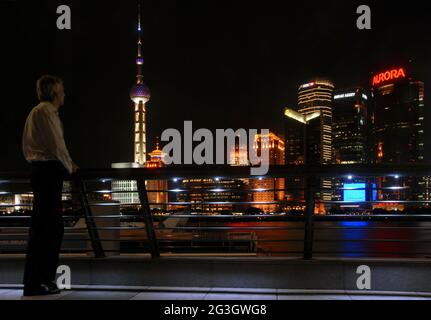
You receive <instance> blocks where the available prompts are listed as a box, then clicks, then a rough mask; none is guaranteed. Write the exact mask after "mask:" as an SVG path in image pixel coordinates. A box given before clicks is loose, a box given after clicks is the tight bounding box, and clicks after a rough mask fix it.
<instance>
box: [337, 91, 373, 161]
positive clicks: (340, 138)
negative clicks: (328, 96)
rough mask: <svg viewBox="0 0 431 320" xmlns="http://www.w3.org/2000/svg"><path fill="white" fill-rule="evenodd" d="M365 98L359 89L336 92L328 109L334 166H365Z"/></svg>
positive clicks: (368, 98)
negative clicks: (331, 105)
mask: <svg viewBox="0 0 431 320" xmlns="http://www.w3.org/2000/svg"><path fill="white" fill-rule="evenodd" d="M369 100H370V97H369V95H368V94H367V93H366V92H365V90H364V89H362V88H359V87H357V88H351V89H339V90H336V92H335V93H334V102H333V108H332V146H333V153H334V162H335V163H339V164H359V163H366V162H367V158H368V152H367V129H368V128H367V126H368V123H367V122H368V121H367V120H368V111H367V110H368V101H369Z"/></svg>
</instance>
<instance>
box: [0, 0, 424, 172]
mask: <svg viewBox="0 0 431 320" xmlns="http://www.w3.org/2000/svg"><path fill="white" fill-rule="evenodd" d="M136 3H137V1H134V0H133V1H124V0H123V1H107V0H103V1H101V0H100V1H99V0H98V1H88V0H86V1H78V0H77V1H67V0H61V1H39V0H37V1H28V2H27V1H13V0H0V29H1V31H0V36H1V43H2V45H1V50H0V55H1V61H0V66H1V69H0V70H1V73H0V77H1V78H2V81H1V86H0V88H1V89H0V93H1V102H2V103H1V107H0V136H1V138H2V139H1V148H0V150H1V151H0V171H9V170H23V169H28V167H29V165H28V164H27V163H26V162H25V160H24V158H23V156H22V151H21V134H22V129H23V125H24V122H25V119H26V116H27V114H28V113H29V112H30V110H31V109H32V108H33V107H34V106H35V105H36V104H37V99H36V94H35V82H36V80H37V78H38V77H39V76H40V75H42V74H55V75H58V76H60V77H62V78H63V79H64V80H65V87H66V95H67V96H66V105H65V106H64V107H63V108H62V109H61V111H60V113H61V117H62V119H63V123H64V127H65V136H66V143H67V145H68V147H69V150H70V153H71V155H72V158H73V159H74V160H75V162H76V163H78V165H80V166H81V167H82V168H95V167H98V168H100V167H109V166H110V164H111V163H112V162H130V161H132V160H133V112H132V110H133V108H132V102H131V101H130V98H129V91H130V88H131V86H132V84H133V83H134V81H135V75H136V67H135V64H134V63H135V57H136V36H137V35H136V14H137V5H136ZM281 3H284V4H283V5H281ZM61 4H67V5H69V6H70V7H71V9H72V30H70V31H67V30H66V31H60V30H57V28H56V20H57V14H56V8H57V6H58V5H61ZM360 4H368V5H370V7H371V9H372V30H371V31H359V30H358V29H357V28H356V18H357V16H358V15H357V14H356V8H357V6H358V5H360ZM142 14H143V28H144V35H143V45H144V52H143V53H144V57H145V65H144V79H145V82H146V84H147V85H148V87H149V88H150V89H151V92H152V99H151V101H150V103H149V104H148V105H147V106H148V113H147V128H148V129H147V131H148V133H147V139H148V141H149V146H148V147H147V149H148V150H152V149H153V147H154V145H155V143H154V141H155V137H156V136H159V135H160V134H161V132H162V131H163V130H164V129H166V128H178V129H181V128H182V126H183V121H185V120H192V121H193V124H194V127H195V128H196V129H197V128H202V127H204V128H209V129H215V128H234V129H236V128H269V129H271V130H273V131H275V132H278V133H283V109H284V108H285V107H287V106H289V107H295V106H296V101H297V89H298V86H299V85H300V84H301V83H305V82H308V81H309V80H310V79H312V78H314V77H316V76H320V77H326V78H329V79H331V80H332V81H334V83H335V85H336V87H337V88H342V87H351V86H356V85H363V86H367V87H369V83H370V78H371V72H373V71H379V70H381V69H384V68H385V67H387V66H389V67H391V66H394V65H395V66H398V65H406V64H407V63H408V62H409V61H412V62H411V66H412V68H413V71H414V75H413V77H414V78H416V79H418V80H422V81H424V82H425V86H426V96H425V98H426V102H425V105H426V108H427V114H426V116H427V122H428V123H429V122H430V120H431V114H430V112H429V111H428V110H429V108H430V105H431V92H430V91H431V90H430V84H431V74H430V62H429V57H431V42H430V38H431V37H430V36H431V23H430V21H429V10H428V9H427V2H426V1H423V0H422V1H402V2H400V3H399V2H393V1H382V0H379V1H366V2H364V1H361V2H359V1H344V0H343V1H341V0H338V1H308V0H302V1H298V2H291V1H283V2H281V1H280V2H278V1H277V2H272V1H259V2H250V1H206V0H205V1H186V0H184V1H173V0H157V1H156V0H155V1H143V8H142ZM428 127H430V126H429V125H428ZM426 129H428V128H426ZM181 131H182V130H181ZM427 132H429V131H428V130H427ZM430 144H431V143H428V140H426V147H427V150H428V152H427V156H428V159H431V157H430V156H429V153H430V150H431V148H430V147H431V145H430Z"/></svg>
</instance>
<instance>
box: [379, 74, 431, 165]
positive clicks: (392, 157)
mask: <svg viewBox="0 0 431 320" xmlns="http://www.w3.org/2000/svg"><path fill="white" fill-rule="evenodd" d="M372 81H373V82H372V86H373V87H372V92H373V104H372V114H371V124H372V131H371V133H372V137H373V141H372V153H373V163H414V162H422V161H423V160H424V143H425V141H424V137H425V136H424V119H425V118H424V83H423V82H421V81H416V80H413V79H412V78H411V77H409V75H408V73H407V69H406V68H394V69H392V70H388V71H385V72H381V73H378V74H376V75H375V76H374V77H373V80H372Z"/></svg>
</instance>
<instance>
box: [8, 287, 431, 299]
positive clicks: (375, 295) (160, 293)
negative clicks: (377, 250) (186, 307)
mask: <svg viewBox="0 0 431 320" xmlns="http://www.w3.org/2000/svg"><path fill="white" fill-rule="evenodd" d="M17 288H18V287H17V286H15V288H13V287H12V286H10V287H9V288H7V287H6V286H2V288H0V300H431V294H430V293H402V292H373V291H368V292H367V293H366V294H365V293H364V292H352V291H330V292H329V291H316V290H315V291H304V290H285V289H243V288H241V289H238V288H168V287H111V286H75V287H72V290H65V291H62V292H61V293H60V294H58V295H52V296H45V297H22V289H17Z"/></svg>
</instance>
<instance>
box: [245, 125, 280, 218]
mask: <svg viewBox="0 0 431 320" xmlns="http://www.w3.org/2000/svg"><path fill="white" fill-rule="evenodd" d="M253 148H254V149H255V152H256V154H258V155H260V154H262V149H268V154H269V157H268V163H267V164H266V165H284V164H285V155H284V153H285V145H284V140H283V139H282V138H280V137H279V136H277V135H276V134H274V133H272V132H270V133H269V134H268V135H265V136H264V135H262V134H257V135H256V136H255V139H254V146H253ZM250 187H251V188H252V189H254V190H255V191H256V190H262V191H259V192H253V202H254V204H253V207H255V208H258V209H261V210H262V211H263V212H265V213H269V212H276V211H279V210H280V206H281V202H282V201H283V200H284V187H285V181H284V178H260V179H250ZM263 190H270V191H263ZM259 203H262V204H259Z"/></svg>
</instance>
